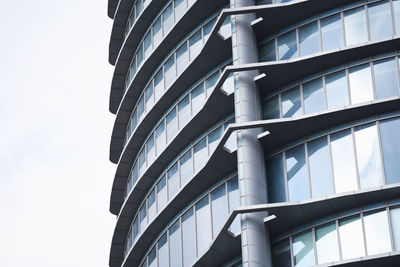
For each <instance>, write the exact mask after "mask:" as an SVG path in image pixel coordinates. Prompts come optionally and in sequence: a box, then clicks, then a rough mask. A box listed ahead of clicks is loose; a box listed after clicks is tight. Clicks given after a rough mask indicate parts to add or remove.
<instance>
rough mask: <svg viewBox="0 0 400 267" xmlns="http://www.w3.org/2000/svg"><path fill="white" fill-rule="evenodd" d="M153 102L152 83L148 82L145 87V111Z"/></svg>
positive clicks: (148, 109)
mask: <svg viewBox="0 0 400 267" xmlns="http://www.w3.org/2000/svg"><path fill="white" fill-rule="evenodd" d="M153 104H154V94H153V83H152V82H150V84H149V85H148V86H147V88H146V107H147V111H150V109H151V107H152V106H153Z"/></svg>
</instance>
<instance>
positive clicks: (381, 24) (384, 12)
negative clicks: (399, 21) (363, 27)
mask: <svg viewBox="0 0 400 267" xmlns="http://www.w3.org/2000/svg"><path fill="white" fill-rule="evenodd" d="M368 15H369V28H370V34H371V40H378V39H382V38H387V37H391V36H392V35H393V27H392V13H391V10H390V5H389V1H383V2H379V3H377V4H373V5H369V6H368Z"/></svg>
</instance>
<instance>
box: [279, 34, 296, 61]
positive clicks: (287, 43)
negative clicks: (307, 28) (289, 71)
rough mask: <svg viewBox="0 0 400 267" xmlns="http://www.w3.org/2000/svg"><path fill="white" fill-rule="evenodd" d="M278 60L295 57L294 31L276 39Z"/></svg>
mask: <svg viewBox="0 0 400 267" xmlns="http://www.w3.org/2000/svg"><path fill="white" fill-rule="evenodd" d="M278 51H279V60H284V59H291V58H295V57H297V41H296V31H291V32H288V33H285V34H284V35H282V36H280V37H279V38H278Z"/></svg>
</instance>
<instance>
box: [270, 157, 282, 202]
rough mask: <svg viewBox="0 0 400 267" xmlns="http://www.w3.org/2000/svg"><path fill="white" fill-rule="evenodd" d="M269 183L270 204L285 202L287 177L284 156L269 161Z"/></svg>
mask: <svg viewBox="0 0 400 267" xmlns="http://www.w3.org/2000/svg"><path fill="white" fill-rule="evenodd" d="M267 183H268V199H269V202H285V201H286V189H285V175H284V168H283V159H282V154H279V155H277V156H275V157H273V158H271V159H269V160H268V161H267Z"/></svg>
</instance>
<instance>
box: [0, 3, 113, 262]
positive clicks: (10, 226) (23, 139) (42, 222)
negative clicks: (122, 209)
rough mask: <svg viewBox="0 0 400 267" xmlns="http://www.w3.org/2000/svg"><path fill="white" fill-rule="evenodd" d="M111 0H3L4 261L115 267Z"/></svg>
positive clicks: (0, 216)
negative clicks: (112, 253)
mask: <svg viewBox="0 0 400 267" xmlns="http://www.w3.org/2000/svg"><path fill="white" fill-rule="evenodd" d="M111 26H112V20H111V19H110V18H108V17H107V1H106V0H34V1H33V0H13V1H8V0H7V1H6V0H0V267H25V266H29V267H36V266H40V267H47V266H51V267H63V266H68V267H75V266H76V267H79V266H86V267H87V266H96V267H97V266H100V267H101V266H108V257H109V251H110V245H111V238H112V234H113V230H114V226H115V221H116V218H115V216H114V215H112V214H111V213H110V212H109V197H110V192H111V186H112V181H113V178H114V173H115V168H116V165H114V164H112V163H111V162H110V161H109V160H108V156H109V144H110V137H111V132H112V126H113V121H114V115H112V114H111V113H110V112H109V111H108V100H109V93H110V84H111V77H112V71H113V66H111V65H110V64H109V63H108V60H107V58H108V43H109V38H110V33H111Z"/></svg>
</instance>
